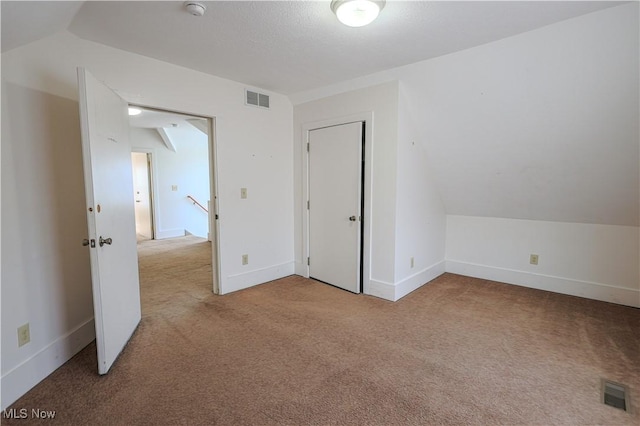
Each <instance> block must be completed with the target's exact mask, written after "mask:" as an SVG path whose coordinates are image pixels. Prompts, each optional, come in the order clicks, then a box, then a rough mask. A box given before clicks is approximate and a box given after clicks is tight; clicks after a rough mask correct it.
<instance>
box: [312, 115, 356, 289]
mask: <svg viewBox="0 0 640 426" xmlns="http://www.w3.org/2000/svg"><path fill="white" fill-rule="evenodd" d="M361 218H362V122H356V123H349V124H342V125H339V126H333V127H325V128H322V129H316V130H311V131H310V132H309V276H310V277H311V278H314V279H317V280H320V281H323V282H325V283H328V284H332V285H334V286H337V287H340V288H343V289H345V290H348V291H352V292H354V293H359V292H360V262H361V260H360V248H361Z"/></svg>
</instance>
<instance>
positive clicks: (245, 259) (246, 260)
mask: <svg viewBox="0 0 640 426" xmlns="http://www.w3.org/2000/svg"><path fill="white" fill-rule="evenodd" d="M242 264H243V265H248V264H249V255H248V254H243V255H242Z"/></svg>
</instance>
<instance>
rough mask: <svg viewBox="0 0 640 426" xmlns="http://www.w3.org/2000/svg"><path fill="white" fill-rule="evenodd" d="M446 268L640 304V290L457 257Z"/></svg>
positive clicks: (636, 305)
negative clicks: (463, 260)
mask: <svg viewBox="0 0 640 426" xmlns="http://www.w3.org/2000/svg"><path fill="white" fill-rule="evenodd" d="M446 271H447V272H451V273H453V274H460V275H466V276H469V277H475V278H482V279H486V280H491V281H498V282H503V283H507V284H514V285H519V286H523V287H530V288H536V289H538V290H546V291H553V292H555V293H561V294H568V295H570V296H578V297H585V298H587V299H595V300H601V301H603V302H610V303H617V304H619V305H626V306H633V307H636V308H639V307H640V290H634V289H629V288H623V287H615V286H611V285H607V284H601V283H593V282H588V281H579V280H573V279H569V278H562V277H555V276H551V275H542V274H535V273H531V272H523V271H517V270H513V269H506V268H497V267H493V266H486V265H478V264H474V263H466V262H460V261H456V260H447V261H446Z"/></svg>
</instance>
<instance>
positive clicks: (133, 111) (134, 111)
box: [129, 107, 142, 115]
mask: <svg viewBox="0 0 640 426" xmlns="http://www.w3.org/2000/svg"><path fill="white" fill-rule="evenodd" d="M141 113H142V110H141V109H140V108H134V107H129V115H140V114H141Z"/></svg>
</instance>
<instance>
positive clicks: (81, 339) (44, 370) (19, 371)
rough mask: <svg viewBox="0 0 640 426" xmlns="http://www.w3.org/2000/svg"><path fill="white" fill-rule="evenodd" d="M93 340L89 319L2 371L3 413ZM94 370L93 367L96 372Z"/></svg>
mask: <svg viewBox="0 0 640 426" xmlns="http://www.w3.org/2000/svg"><path fill="white" fill-rule="evenodd" d="M95 338H96V328H95V324H94V322H93V318H91V319H89V320H87V321H85V322H84V323H83V324H81V325H79V326H78V327H77V328H76V329H75V330H72V331H70V332H69V333H67V334H65V335H64V336H61V337H59V338H58V339H57V340H55V341H54V342H52V343H50V344H49V345H47V346H45V347H44V348H43V349H42V350H40V351H38V352H37V353H36V354H34V355H33V356H31V357H30V358H28V359H26V360H24V361H23V362H22V363H21V364H19V365H18V366H16V367H14V368H13V369H11V370H9V371H8V372H6V373H5V374H4V375H3V376H2V378H1V379H0V380H1V381H2V383H1V384H0V389H2V401H0V406H1V408H0V409H2V410H4V409H5V408H7V407H9V406H10V405H11V404H13V403H14V402H16V401H17V400H18V398H20V397H21V396H22V395H24V394H25V393H27V392H28V391H29V390H30V389H31V388H33V387H34V386H35V385H37V384H38V383H40V382H41V381H42V380H43V379H44V378H46V377H47V376H48V375H49V374H51V373H53V372H54V371H55V370H56V369H58V367H60V366H61V365H62V364H64V363H65V362H67V361H68V360H70V359H71V358H72V357H73V356H74V355H75V354H77V353H78V352H80V350H81V349H83V348H84V347H86V346H87V345H88V344H89V343H91V342H92V341H93V340H94V339H95ZM97 368H98V367H97V365H96V371H97Z"/></svg>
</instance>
